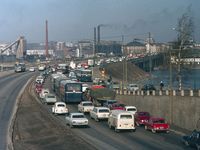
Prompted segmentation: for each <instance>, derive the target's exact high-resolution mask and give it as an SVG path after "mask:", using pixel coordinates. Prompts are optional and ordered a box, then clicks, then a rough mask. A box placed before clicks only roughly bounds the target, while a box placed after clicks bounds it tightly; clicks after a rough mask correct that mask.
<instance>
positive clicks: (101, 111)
mask: <svg viewBox="0 0 200 150" xmlns="http://www.w3.org/2000/svg"><path fill="white" fill-rule="evenodd" d="M99 112H100V113H104V112H108V113H109V110H108V109H99Z"/></svg>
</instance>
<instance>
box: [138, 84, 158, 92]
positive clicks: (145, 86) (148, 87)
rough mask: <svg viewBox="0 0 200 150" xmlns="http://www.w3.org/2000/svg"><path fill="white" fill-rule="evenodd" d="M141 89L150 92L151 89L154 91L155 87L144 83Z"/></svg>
mask: <svg viewBox="0 0 200 150" xmlns="http://www.w3.org/2000/svg"><path fill="white" fill-rule="evenodd" d="M141 90H142V91H144V92H146V91H150V92H152V91H155V90H156V88H155V87H154V85H153V84H145V85H144V86H143V87H142V89H141Z"/></svg>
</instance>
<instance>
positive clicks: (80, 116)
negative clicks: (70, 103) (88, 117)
mask: <svg viewBox="0 0 200 150" xmlns="http://www.w3.org/2000/svg"><path fill="white" fill-rule="evenodd" d="M72 118H85V117H84V116H83V115H73V116H72Z"/></svg>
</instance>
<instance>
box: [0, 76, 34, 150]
mask: <svg viewBox="0 0 200 150" xmlns="http://www.w3.org/2000/svg"><path fill="white" fill-rule="evenodd" d="M32 75H33V74H32V73H29V72H25V73H17V74H10V75H6V76H4V77H0V150H5V149H6V148H7V131H8V126H9V121H10V117H11V115H12V112H13V108H14V104H15V100H16V98H17V96H18V93H19V92H20V90H21V88H22V87H23V86H24V85H25V84H26V82H27V81H28V79H29V78H30V77H31V76H32Z"/></svg>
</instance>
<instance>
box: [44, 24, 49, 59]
mask: <svg viewBox="0 0 200 150" xmlns="http://www.w3.org/2000/svg"><path fill="white" fill-rule="evenodd" d="M45 50H46V58H48V57H49V52H48V21H47V20H46V44H45Z"/></svg>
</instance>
